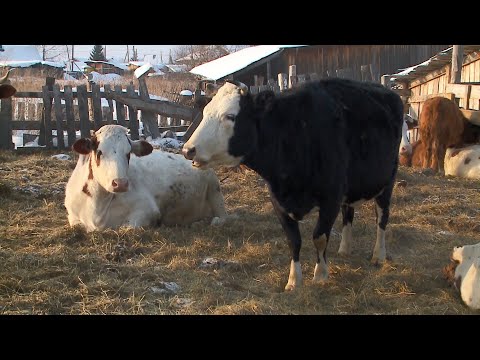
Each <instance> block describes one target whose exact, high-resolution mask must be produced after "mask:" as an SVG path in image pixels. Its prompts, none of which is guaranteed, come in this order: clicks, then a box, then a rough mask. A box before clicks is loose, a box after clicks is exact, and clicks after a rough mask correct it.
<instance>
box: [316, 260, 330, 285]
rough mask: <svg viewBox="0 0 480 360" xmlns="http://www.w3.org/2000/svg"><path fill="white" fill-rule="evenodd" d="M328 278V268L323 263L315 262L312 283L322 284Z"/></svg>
mask: <svg viewBox="0 0 480 360" xmlns="http://www.w3.org/2000/svg"><path fill="white" fill-rule="evenodd" d="M327 280H328V268H327V266H326V265H325V264H321V263H320V264H319V263H317V264H316V265H315V271H314V272H313V283H314V284H322V283H324V282H325V281H327Z"/></svg>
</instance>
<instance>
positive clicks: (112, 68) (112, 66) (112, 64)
mask: <svg viewBox="0 0 480 360" xmlns="http://www.w3.org/2000/svg"><path fill="white" fill-rule="evenodd" d="M85 64H87V65H88V66H91V67H92V68H93V69H94V70H93V71H96V72H98V73H100V74H103V75H105V74H118V75H122V76H123V75H124V74H125V71H127V70H128V66H127V65H126V64H122V63H119V62H116V61H114V60H109V61H95V60H85Z"/></svg>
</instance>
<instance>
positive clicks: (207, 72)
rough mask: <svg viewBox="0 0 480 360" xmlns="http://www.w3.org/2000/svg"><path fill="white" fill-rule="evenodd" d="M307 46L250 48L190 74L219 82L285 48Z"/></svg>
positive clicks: (206, 64)
mask: <svg viewBox="0 0 480 360" xmlns="http://www.w3.org/2000/svg"><path fill="white" fill-rule="evenodd" d="M301 46H307V45H258V46H252V47H248V48H245V49H242V50H239V51H236V52H234V53H232V54H228V55H225V56H222V57H221V58H218V59H216V60H213V61H210V62H208V63H205V64H202V65H199V66H197V67H194V68H193V69H192V70H190V72H191V73H192V74H196V75H201V76H203V77H205V78H207V79H211V80H218V79H221V78H223V77H225V76H228V75H230V74H233V73H235V72H237V71H239V70H242V69H244V68H246V67H247V66H249V65H250V64H253V63H254V62H256V61H259V60H261V59H263V58H265V57H267V56H270V55H272V54H274V53H276V52H278V51H280V50H282V49H284V48H291V47H301Z"/></svg>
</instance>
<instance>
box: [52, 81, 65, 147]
mask: <svg viewBox="0 0 480 360" xmlns="http://www.w3.org/2000/svg"><path fill="white" fill-rule="evenodd" d="M53 100H54V106H55V119H56V124H57V149H59V150H63V149H65V138H64V135H63V124H62V122H63V114H62V100H61V95H60V86H59V85H58V84H55V85H54V86H53Z"/></svg>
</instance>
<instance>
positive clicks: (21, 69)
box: [0, 45, 65, 79]
mask: <svg viewBox="0 0 480 360" xmlns="http://www.w3.org/2000/svg"><path fill="white" fill-rule="evenodd" d="M3 49H4V51H2V52H0V71H1V72H2V73H3V72H5V71H6V70H9V69H12V68H15V69H16V70H15V72H14V75H15V76H34V77H43V78H45V77H54V78H57V79H61V78H63V73H64V68H65V64H64V63H63V62H54V61H44V60H42V56H41V55H40V53H39V51H38V49H37V48H36V47H35V46H34V45H4V46H3Z"/></svg>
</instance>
